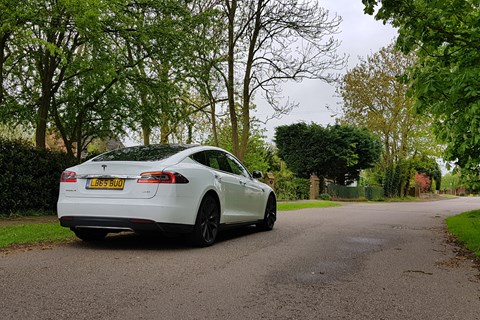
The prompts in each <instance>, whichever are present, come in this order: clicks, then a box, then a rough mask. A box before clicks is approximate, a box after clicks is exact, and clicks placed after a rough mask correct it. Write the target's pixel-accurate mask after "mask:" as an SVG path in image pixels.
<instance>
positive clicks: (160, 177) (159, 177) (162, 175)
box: [137, 171, 188, 183]
mask: <svg viewBox="0 0 480 320" xmlns="http://www.w3.org/2000/svg"><path fill="white" fill-rule="evenodd" d="M137 182H138V183H188V179H187V178H185V177H184V176H182V175H181V174H180V173H178V172H167V171H157V172H144V173H142V174H141V175H140V178H139V179H138V180H137Z"/></svg>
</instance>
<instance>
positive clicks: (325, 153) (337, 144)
mask: <svg viewBox="0 0 480 320" xmlns="http://www.w3.org/2000/svg"><path fill="white" fill-rule="evenodd" d="M275 141H276V145H277V148H278V155H279V156H280V157H281V158H282V159H283V160H284V161H285V162H286V163H287V165H288V166H289V168H290V169H292V170H293V171H294V172H295V174H297V175H298V176H300V177H305V178H307V177H309V176H310V175H311V174H317V175H318V176H324V177H327V178H329V179H332V180H335V181H336V182H337V183H339V184H348V183H351V182H352V181H354V180H357V179H358V178H359V174H360V170H361V169H364V168H369V167H372V166H373V165H374V164H375V162H376V161H377V160H378V158H379V157H380V153H381V145H380V142H379V140H378V138H376V137H375V136H374V135H372V134H371V133H370V132H368V131H366V130H363V129H358V128H355V127H353V126H340V125H334V126H328V127H326V128H324V127H322V126H319V125H317V124H314V123H312V124H310V125H307V124H305V123H296V124H292V125H285V126H280V127H277V128H276V130H275Z"/></svg>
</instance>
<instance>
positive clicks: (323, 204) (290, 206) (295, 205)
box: [277, 201, 341, 211]
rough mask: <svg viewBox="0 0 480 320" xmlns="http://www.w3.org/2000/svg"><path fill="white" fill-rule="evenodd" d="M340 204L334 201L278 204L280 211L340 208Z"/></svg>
mask: <svg viewBox="0 0 480 320" xmlns="http://www.w3.org/2000/svg"><path fill="white" fill-rule="evenodd" d="M338 206H341V204H338V203H336V202H333V201H298V202H297V201H295V202H280V203H278V204H277V210H278V211H291V210H299V209H307V208H329V207H338Z"/></svg>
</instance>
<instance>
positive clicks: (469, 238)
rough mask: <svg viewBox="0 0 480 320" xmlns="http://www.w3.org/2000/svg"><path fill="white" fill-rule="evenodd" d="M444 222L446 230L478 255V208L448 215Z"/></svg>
mask: <svg viewBox="0 0 480 320" xmlns="http://www.w3.org/2000/svg"><path fill="white" fill-rule="evenodd" d="M446 222H447V226H448V231H450V232H451V233H452V234H453V235H454V236H455V237H456V238H457V239H458V240H460V241H461V242H462V243H463V244H464V245H465V247H467V248H468V249H470V250H472V251H473V252H474V253H475V254H476V256H477V257H480V210H475V211H470V212H465V213H462V214H460V215H457V216H453V217H448V218H447V220H446Z"/></svg>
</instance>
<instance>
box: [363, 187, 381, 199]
mask: <svg viewBox="0 0 480 320" xmlns="http://www.w3.org/2000/svg"><path fill="white" fill-rule="evenodd" d="M384 193H385V192H384V190H383V188H382V187H378V186H369V187H365V197H367V199H368V200H370V201H380V200H383V196H384Z"/></svg>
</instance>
